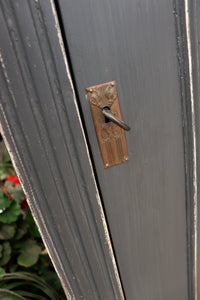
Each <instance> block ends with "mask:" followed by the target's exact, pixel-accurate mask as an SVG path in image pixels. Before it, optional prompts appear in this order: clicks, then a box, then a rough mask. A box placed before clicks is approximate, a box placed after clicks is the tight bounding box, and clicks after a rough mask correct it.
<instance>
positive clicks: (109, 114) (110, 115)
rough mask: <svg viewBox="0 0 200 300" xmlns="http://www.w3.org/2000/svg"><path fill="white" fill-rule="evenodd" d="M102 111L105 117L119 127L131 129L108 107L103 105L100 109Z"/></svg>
mask: <svg viewBox="0 0 200 300" xmlns="http://www.w3.org/2000/svg"><path fill="white" fill-rule="evenodd" d="M102 113H103V115H104V116H105V117H106V118H107V119H109V120H110V121H112V122H113V123H115V124H117V125H118V126H119V127H121V128H123V129H124V130H127V131H129V130H130V129H131V128H130V127H129V126H128V125H126V123H124V122H123V121H121V120H120V119H118V118H117V117H116V116H115V115H114V113H113V112H112V111H111V110H110V109H109V108H108V107H104V108H103V109H102Z"/></svg>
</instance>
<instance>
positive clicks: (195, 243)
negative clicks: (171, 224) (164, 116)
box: [185, 0, 198, 300]
mask: <svg viewBox="0 0 200 300" xmlns="http://www.w3.org/2000/svg"><path fill="white" fill-rule="evenodd" d="M185 23H186V37H187V51H188V64H189V81H190V102H191V112H192V114H191V119H192V133H193V135H192V143H193V204H194V216H193V217H194V266H193V268H194V270H193V271H194V293H195V295H194V300H197V297H198V295H197V153H196V126H195V124H196V121H195V108H194V84H193V67H192V46H191V32H190V12H189V0H185Z"/></svg>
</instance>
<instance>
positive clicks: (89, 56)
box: [57, 0, 196, 300]
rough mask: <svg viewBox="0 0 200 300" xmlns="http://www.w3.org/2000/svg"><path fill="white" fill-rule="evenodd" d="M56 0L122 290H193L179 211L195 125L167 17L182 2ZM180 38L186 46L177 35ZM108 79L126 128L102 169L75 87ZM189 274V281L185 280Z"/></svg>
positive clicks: (182, 298)
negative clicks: (123, 156)
mask: <svg viewBox="0 0 200 300" xmlns="http://www.w3.org/2000/svg"><path fill="white" fill-rule="evenodd" d="M57 2H58V3H59V5H58V8H60V17H62V22H63V34H65V36H66V49H68V53H69V57H70V58H71V69H72V70H73V78H74V82H75V86H76V91H77V94H78V96H79V103H80V106H81V109H82V112H83V117H84V122H85V126H86V128H87V134H88V140H89V144H90V147H91V151H92V154H93V158H94V164H95V167H96V174H97V178H98V182H99V186H100V188H101V192H102V199H103V201H104V207H105V212H106V215H107V220H108V223H109V228H110V232H111V237H112V241H113V245H114V249H115V253H116V258H117V263H118V267H119V272H120V277H121V280H122V284H123V288H124V291H125V296H126V299H127V300H132V299H142V300H155V299H156V300H157V299H159V300H160V299H162V300H169V299H172V300H186V299H187V300H188V299H194V300H195V298H194V297H195V296H194V295H195V293H196V291H195V281H194V280H196V277H193V274H192V273H188V270H189V269H190V267H191V270H192V269H193V268H194V267H195V261H194V260H195V259H194V257H193V258H192V259H189V257H188V253H189V252H188V249H189V248H188V247H187V243H188V241H189V240H190V239H191V241H192V244H191V245H192V247H195V241H194V238H193V234H194V231H193V229H194V228H195V224H193V221H194V219H195V218H196V215H195V213H193V212H192V211H189V210H188V211H187V212H186V205H187V208H188V204H189V203H190V204H191V207H192V208H194V205H195V203H196V200H195V199H196V198H195V197H196V191H195V185H194V184H196V180H195V176H194V175H195V172H196V170H195V168H196V166H195V149H193V151H189V153H187V154H186V152H187V150H186V149H185V148H186V147H187V146H188V145H186V144H185V143H184V139H185V137H184V136H183V135H184V134H185V135H186V134H187V135H188V133H189V132H190V133H189V137H190V142H191V140H193V141H192V142H191V143H190V145H189V148H190V150H192V148H193V147H194V142H195V132H194V131H193V133H192V130H193V129H194V128H193V129H192V123H193V125H194V118H193V116H192V111H191V108H192V99H191V91H189V90H188V88H191V87H190V84H191V82H190V80H189V81H188V79H189V76H190V75H189V65H188V64H186V71H185V72H184V73H181V74H180V65H179V64H180V63H181V67H182V65H183V62H184V61H186V62H188V58H189V57H188V53H187V51H186V52H184V53H181V61H179V55H180V53H179V51H181V52H182V49H181V50H180V49H178V45H177V44H178V43H179V40H178V37H177V22H179V21H181V22H182V23H180V24H178V26H180V27H181V31H184V30H185V29H186V19H185V6H184V2H180V1H172V0H171V1H165V0H160V1H156V0H154V1H146V0H140V1H137V0H134V1H132V0H124V1H121V0H109V1H106V0H102V1H91V0H85V1H81V0H76V1H70V0H68V1H65V0H58V1H57ZM175 2H178V4H179V5H180V6H181V9H182V10H183V18H182V19H181V20H180V19H178V20H177V12H176V10H175V8H174V5H175ZM77 20H78V22H77ZM181 34H182V32H181ZM181 39H183V40H184V43H185V46H186V47H187V45H188V40H187V36H186V35H184V36H181ZM182 76H185V77H186V78H185V80H184V82H183V87H182V88H180V81H181V80H182ZM110 80H115V81H116V85H117V90H118V95H119V99H120V108H121V112H122V117H123V120H125V121H127V123H128V124H129V125H130V126H131V128H134V130H133V131H130V132H129V133H127V134H126V140H127V146H128V153H129V158H130V159H129V161H128V162H127V163H126V164H121V165H118V166H115V167H113V168H110V169H107V170H104V169H103V167H102V165H101V157H100V152H98V151H97V149H98V143H97V139H96V135H95V130H94V126H93V121H92V117H91V113H90V108H89V105H88V102H87V101H86V99H85V88H86V87H88V86H93V85H97V84H99V83H102V82H107V81H110ZM183 89H186V90H187V91H188V94H187V96H186V98H184V97H183V95H182V92H183ZM188 97H189V98H188ZM183 102H184V103H183ZM183 107H187V108H186V109H187V114H186V115H185V114H184V112H183ZM183 119H184V120H183ZM185 122H187V126H188V129H186V131H187V133H186V131H185V130H184V132H183V127H182V125H183V123H184V124H185ZM193 127H194V126H193ZM188 165H189V168H190V175H191V179H190V180H189V182H188V173H187V174H186V171H187V172H188V169H187V168H188ZM191 171H192V172H191ZM188 187H190V188H191V193H190V195H188V193H187V192H186V189H187V188H188ZM111 189H112V191H111ZM186 214H187V218H186ZM188 215H190V217H189V218H188ZM186 219H187V220H186ZM190 225H191V228H193V229H192V230H190V229H188V228H189V227H188V226H190ZM193 225H194V226H193ZM187 233H188V235H187ZM195 234H196V233H195ZM193 242H194V243H193ZM192 251H193V252H194V251H196V250H194V248H192ZM190 254H191V253H190ZM190 254H189V256H190ZM188 264H190V266H188ZM189 277H193V278H192V284H193V283H194V286H192V287H191V285H189V289H188V282H189V280H188V278H189Z"/></svg>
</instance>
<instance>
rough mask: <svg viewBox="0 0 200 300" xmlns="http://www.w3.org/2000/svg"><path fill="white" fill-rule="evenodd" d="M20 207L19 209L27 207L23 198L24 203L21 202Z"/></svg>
mask: <svg viewBox="0 0 200 300" xmlns="http://www.w3.org/2000/svg"><path fill="white" fill-rule="evenodd" d="M20 207H21V208H27V207H28V204H27V202H26V198H24V201H22V203H21V204H20Z"/></svg>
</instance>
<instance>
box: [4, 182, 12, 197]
mask: <svg viewBox="0 0 200 300" xmlns="http://www.w3.org/2000/svg"><path fill="white" fill-rule="evenodd" d="M4 186H5V188H6V189H7V191H8V192H9V194H12V190H13V189H14V187H15V185H14V182H12V181H6V182H5V183H4Z"/></svg>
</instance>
